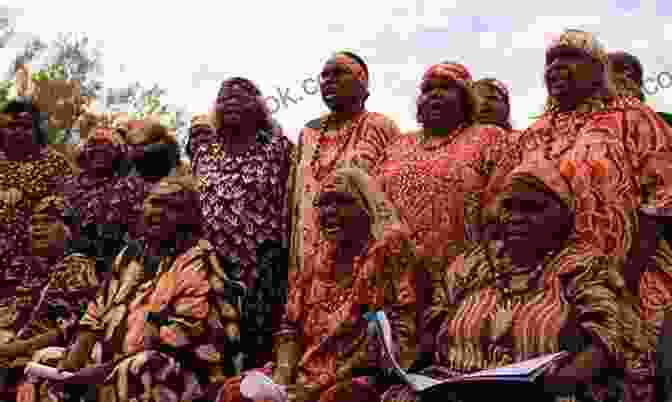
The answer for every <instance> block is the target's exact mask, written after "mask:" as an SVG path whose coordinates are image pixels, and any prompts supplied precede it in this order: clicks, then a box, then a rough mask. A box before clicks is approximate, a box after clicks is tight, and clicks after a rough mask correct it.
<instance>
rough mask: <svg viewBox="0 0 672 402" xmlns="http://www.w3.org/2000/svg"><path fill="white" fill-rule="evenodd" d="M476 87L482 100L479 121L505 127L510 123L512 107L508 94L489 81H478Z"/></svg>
mask: <svg viewBox="0 0 672 402" xmlns="http://www.w3.org/2000/svg"><path fill="white" fill-rule="evenodd" d="M474 89H475V90H476V93H477V95H478V98H479V101H480V102H481V103H480V105H479V110H478V121H479V122H481V123H489V124H495V125H498V126H502V127H505V126H507V125H508V121H509V114H510V108H509V104H508V103H507V99H506V96H504V94H502V93H501V92H500V91H499V90H498V89H497V88H495V87H494V86H493V85H491V84H488V83H485V82H483V83H478V84H477V85H476V86H475V87H474Z"/></svg>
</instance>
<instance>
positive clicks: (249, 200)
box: [193, 134, 291, 288]
mask: <svg viewBox="0 0 672 402" xmlns="http://www.w3.org/2000/svg"><path fill="white" fill-rule="evenodd" d="M211 135H212V136H214V134H211ZM210 138H213V137H210ZM290 145H291V144H290V142H289V140H288V139H287V138H286V137H285V136H279V135H273V136H270V138H269V141H268V143H262V142H257V143H255V145H253V146H252V147H251V148H250V149H249V150H248V151H246V152H244V153H243V154H240V155H236V156H230V155H226V153H225V152H224V150H223V146H222V145H221V144H205V145H201V146H200V147H199V148H198V149H197V150H196V153H195V155H194V159H193V169H194V174H195V175H196V176H198V177H199V179H200V180H201V183H202V186H203V187H202V190H201V201H202V208H203V217H204V231H205V235H206V238H207V239H208V240H209V241H210V242H211V243H212V244H213V245H214V247H215V249H216V250H217V252H218V254H219V255H220V256H221V257H222V258H226V257H234V258H238V259H239V260H240V269H241V280H242V281H243V282H244V283H245V284H246V285H247V286H248V287H250V288H251V287H252V285H253V281H254V278H255V275H256V272H255V267H256V263H257V247H258V246H259V245H260V244H261V243H262V242H264V241H265V240H270V241H277V242H281V244H286V241H287V233H286V232H287V216H288V215H287V202H286V198H287V180H288V176H289V150H290Z"/></svg>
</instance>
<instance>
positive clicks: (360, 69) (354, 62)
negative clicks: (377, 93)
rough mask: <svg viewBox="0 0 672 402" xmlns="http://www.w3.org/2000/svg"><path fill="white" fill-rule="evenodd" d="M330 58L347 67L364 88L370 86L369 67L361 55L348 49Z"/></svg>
mask: <svg viewBox="0 0 672 402" xmlns="http://www.w3.org/2000/svg"><path fill="white" fill-rule="evenodd" d="M329 60H330V61H332V62H334V63H335V64H337V65H339V66H344V67H346V68H347V69H348V70H350V72H351V73H352V75H353V76H354V77H355V79H357V80H358V81H359V82H361V84H362V86H363V87H364V88H369V68H368V67H367V66H366V63H364V60H362V58H361V57H359V56H357V55H356V54H354V53H351V52H348V51H341V52H337V53H335V54H334V55H333V56H332V57H331V58H330V59H329Z"/></svg>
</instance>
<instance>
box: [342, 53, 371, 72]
mask: <svg viewBox="0 0 672 402" xmlns="http://www.w3.org/2000/svg"><path fill="white" fill-rule="evenodd" d="M336 54H337V55H338V54H342V55H344V56H348V57H349V58H351V59H353V60H354V61H356V62H357V64H359V65H360V66H362V68H363V69H364V72H365V73H366V75H369V67H368V66H367V65H366V63H365V62H364V59H362V58H361V57H360V56H358V55H356V54H354V53H352V52H348V51H342V52H336Z"/></svg>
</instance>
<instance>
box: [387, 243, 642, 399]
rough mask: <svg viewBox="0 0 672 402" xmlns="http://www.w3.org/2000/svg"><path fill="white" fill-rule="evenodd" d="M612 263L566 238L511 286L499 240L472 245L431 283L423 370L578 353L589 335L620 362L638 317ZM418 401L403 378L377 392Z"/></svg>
mask: <svg viewBox="0 0 672 402" xmlns="http://www.w3.org/2000/svg"><path fill="white" fill-rule="evenodd" d="M613 265H614V261H613V260H612V259H611V258H609V257H604V256H600V254H599V253H597V252H595V250H593V249H589V248H588V249H585V248H584V249H579V248H577V246H575V245H570V246H568V247H566V248H565V249H564V250H563V251H561V252H560V253H558V254H556V255H553V256H549V257H547V258H546V260H545V261H544V262H543V263H541V264H540V265H538V266H537V268H536V269H534V270H533V271H532V272H531V273H528V274H527V281H523V283H522V286H520V287H518V288H517V287H514V286H511V283H512V282H509V281H510V278H511V276H510V273H511V269H510V268H509V267H510V264H509V260H508V258H507V257H505V256H504V255H503V254H502V253H501V245H500V244H499V243H498V242H494V241H493V242H488V243H485V244H478V245H474V246H473V247H472V248H471V250H469V251H467V252H466V253H464V254H462V255H461V256H459V257H458V258H457V259H456V260H455V261H454V262H453V264H452V265H451V266H450V267H449V268H448V269H447V270H446V271H445V272H444V276H443V278H442V281H441V282H440V283H439V284H437V286H436V289H435V296H434V303H433V307H432V308H431V311H430V312H429V313H428V314H427V315H426V317H427V319H428V321H430V322H429V323H428V324H427V325H428V328H435V329H436V336H435V344H434V358H433V365H432V366H430V367H428V368H426V369H425V370H424V371H423V374H425V375H429V376H431V377H434V378H448V377H452V376H456V375H461V374H466V373H470V372H475V371H478V370H483V369H488V368H493V367H498V366H502V365H506V364H511V363H514V362H519V361H523V360H527V359H531V358H534V357H538V356H541V355H544V354H549V353H554V352H558V351H561V350H567V351H570V352H574V353H576V352H580V351H581V350H583V349H584V348H585V347H586V346H587V345H588V343H589V340H591V339H592V342H597V343H599V345H601V346H603V347H604V349H605V351H607V353H608V355H609V357H610V360H611V362H612V363H613V364H614V365H615V367H625V364H626V361H629V360H631V358H632V357H633V356H634V355H632V354H630V353H629V352H628V351H629V350H633V349H632V348H629V347H626V344H627V342H626V340H625V339H624V336H623V334H624V333H626V332H627V333H635V332H636V331H635V327H636V323H637V320H636V319H635V318H634V315H633V314H632V313H631V314H630V315H628V314H627V309H626V308H623V307H622V306H623V304H622V303H620V301H619V298H623V297H625V295H626V294H627V291H626V289H625V286H624V281H623V279H622V277H621V276H620V275H618V274H617V273H616V272H617V271H618V270H617V269H614V266H613ZM592 391H594V389H593V388H591V387H586V390H585V393H584V392H582V394H581V395H577V397H578V398H579V399H581V400H591V399H593V398H594V397H596V396H597V395H595V393H594V392H592ZM591 392H592V393H591ZM584 394H585V395H584ZM586 398H588V399H586ZM595 399H597V400H600V399H601V398H595ZM416 400H418V399H417V395H416V394H415V393H414V392H413V390H412V389H410V388H409V387H407V386H401V385H399V386H394V387H393V388H392V389H390V390H389V391H388V392H386V393H385V395H383V401H385V402H391V401H395V402H400V401H404V402H407V401H416Z"/></svg>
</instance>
